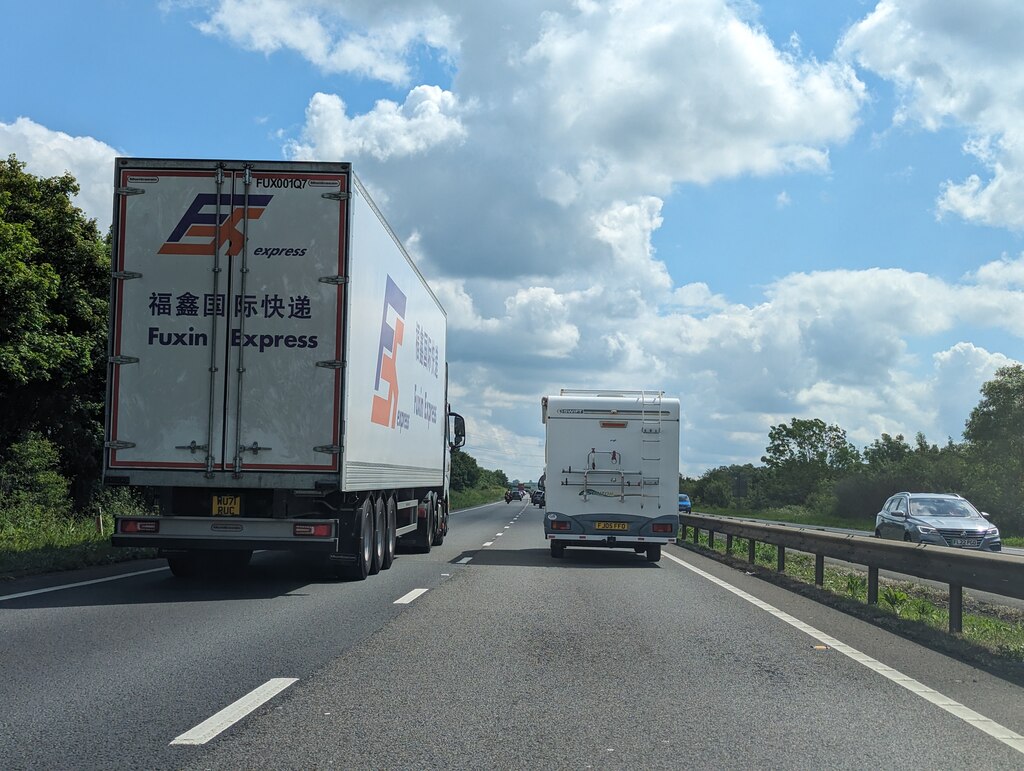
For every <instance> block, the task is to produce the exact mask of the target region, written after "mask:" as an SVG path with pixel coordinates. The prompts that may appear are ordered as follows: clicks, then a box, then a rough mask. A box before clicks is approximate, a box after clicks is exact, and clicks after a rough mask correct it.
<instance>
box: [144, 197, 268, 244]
mask: <svg viewBox="0 0 1024 771" xmlns="http://www.w3.org/2000/svg"><path fill="white" fill-rule="evenodd" d="M273 197H274V196H272V195H250V196H249V208H248V209H246V207H245V196H244V195H242V194H239V193H221V195H220V223H219V224H220V238H219V239H218V237H217V224H218V222H217V194H216V193H200V194H199V195H197V196H196V197H195V200H194V201H192V205H191V206H189V207H188V210H187V211H186V212H185V216H183V217H182V218H181V220H180V221H179V222H178V225H177V226H176V227H175V228H174V230H173V231H171V234H170V235H169V236H168V237H167V241H166V242H164V245H163V246H161V247H160V250H159V252H158V253H159V254H204V255H213V254H214V252H215V250H216V249H220V248H221V247H222V246H223V245H224V244H225V243H227V242H230V245H229V246H228V250H227V255H228V256H229V257H234V256H235V255H236V254H238V253H239V252H240V251H242V241H243V240H244V239H243V237H242V231H241V229H240V227H239V224H240V223H241V222H242V220H243V219H250V220H258V219H259V218H260V217H262V216H263V212H264V211H266V208H267V206H268V205H269V204H270V200H271V199H272V198H273ZM215 241H216V243H214V242H215Z"/></svg>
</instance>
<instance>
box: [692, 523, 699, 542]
mask: <svg viewBox="0 0 1024 771" xmlns="http://www.w3.org/2000/svg"><path fill="white" fill-rule="evenodd" d="M697 533H698V530H697V526H696V525H694V526H693V542H694V543H697Z"/></svg>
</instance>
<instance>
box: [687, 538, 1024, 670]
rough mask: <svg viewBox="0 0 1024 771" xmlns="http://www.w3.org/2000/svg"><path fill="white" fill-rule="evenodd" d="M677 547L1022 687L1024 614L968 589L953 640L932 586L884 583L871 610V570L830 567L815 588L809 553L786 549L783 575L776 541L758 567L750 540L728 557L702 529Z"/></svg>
mask: <svg viewBox="0 0 1024 771" xmlns="http://www.w3.org/2000/svg"><path fill="white" fill-rule="evenodd" d="M680 545H681V546H684V547H686V548H690V549H694V550H696V551H698V552H700V553H702V554H705V555H707V556H711V557H713V558H715V559H717V560H718V561H720V562H724V563H726V564H729V565H730V566H732V567H736V568H741V569H743V570H745V571H751V572H753V573H754V574H755V575H757V576H759V577H760V578H763V579H765V580H768V581H770V582H772V583H775V584H778V585H780V586H784V587H785V588H788V589H791V590H793V591H796V592H798V593H799V594H802V595H804V596H807V597H810V598H811V599H814V600H816V601H818V602H822V603H824V604H826V605H829V606H830V607H834V608H836V609H838V610H841V611H843V612H846V613H849V614H850V615H853V616H856V617H858V618H861V619H863V620H866V621H869V622H871V623H873V624H876V625H877V626H880V627H882V628H884V629H887V630H888V631H891V632H893V633H895V634H899V635H900V636H902V637H906V638H908V639H912V640H914V641H916V642H919V643H921V644H923V645H926V646H927V647H930V648H932V649H934V650H939V651H941V652H943V653H946V654H948V655H952V656H955V657H956V658H959V659H961V660H964V661H968V662H970V663H972V664H974V665H977V666H979V667H981V668H983V669H986V670H988V671H990V672H992V673H993V674H996V675H998V676H999V677H1003V678H1005V679H1009V680H1011V681H1013V682H1015V683H1017V684H1018V685H1024V611H1020V610H1017V609H1015V608H1009V607H1005V606H1002V605H993V604H991V603H987V602H982V601H979V600H977V599H975V598H973V597H971V595H970V593H969V592H968V591H965V592H964V613H963V632H962V633H961V634H957V635H951V634H949V632H948V628H949V597H948V594H947V593H946V592H945V591H941V590H938V589H935V588H932V587H930V586H925V585H921V584H916V583H912V582H907V581H894V580H890V579H886V578H880V579H879V592H878V605H868V604H867V586H868V582H867V574H866V572H862V571H859V570H856V569H852V568H845V567H841V566H836V565H830V564H829V563H826V564H825V580H824V585H823V587H822V588H818V587H817V586H815V585H814V557H813V556H811V555H807V554H799V553H795V552H793V551H790V550H787V551H786V570H785V573H779V572H778V571H776V570H775V566H776V564H777V563H776V559H777V552H776V548H775V546H773V545H771V544H765V543H757V544H756V545H755V560H754V564H753V565H751V564H750V563H748V562H747V561H746V559H745V557H746V553H747V539H745V538H738V537H736V538H733V539H732V546H733V552H734V553H735V554H736V555H742V556H733V555H732V554H726V552H725V538H724V537H723V536H722V535H721V534H719V535H718V536H716V538H715V543H714V545H713V548H712V547H711V546H709V544H708V537H707V533H705V532H701V533H700V535H699V536H698V543H697V544H696V545H695V544H693V542H692V541H680Z"/></svg>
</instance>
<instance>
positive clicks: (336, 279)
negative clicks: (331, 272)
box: [317, 276, 348, 286]
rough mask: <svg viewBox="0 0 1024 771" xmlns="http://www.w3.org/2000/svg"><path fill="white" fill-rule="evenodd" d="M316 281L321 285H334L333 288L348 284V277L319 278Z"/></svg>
mask: <svg viewBox="0 0 1024 771" xmlns="http://www.w3.org/2000/svg"><path fill="white" fill-rule="evenodd" d="M317 280H318V281H319V282H320V283H321V284H334V285H335V286H341V285H342V284H347V283H348V276H320V278H319V279H317Z"/></svg>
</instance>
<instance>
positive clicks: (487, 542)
mask: <svg viewBox="0 0 1024 771" xmlns="http://www.w3.org/2000/svg"><path fill="white" fill-rule="evenodd" d="M484 546H494V541H484Z"/></svg>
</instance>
